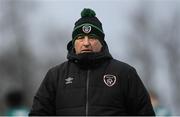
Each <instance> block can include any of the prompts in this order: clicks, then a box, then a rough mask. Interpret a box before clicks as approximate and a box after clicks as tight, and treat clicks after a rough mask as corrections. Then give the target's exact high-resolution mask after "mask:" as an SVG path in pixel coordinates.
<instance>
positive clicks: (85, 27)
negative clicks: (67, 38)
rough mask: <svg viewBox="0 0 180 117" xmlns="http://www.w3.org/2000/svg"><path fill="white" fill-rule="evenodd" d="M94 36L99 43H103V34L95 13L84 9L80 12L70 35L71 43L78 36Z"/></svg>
mask: <svg viewBox="0 0 180 117" xmlns="http://www.w3.org/2000/svg"><path fill="white" fill-rule="evenodd" d="M83 34H86V35H89V34H92V35H95V36H97V37H98V39H99V40H100V42H103V41H104V36H105V34H104V32H103V28H102V24H101V22H100V21H99V19H98V18H97V17H96V13H95V12H94V11H93V10H92V9H89V8H84V9H83V11H82V12H81V18H80V19H79V20H78V21H76V23H75V26H74V30H73V33H72V43H74V41H75V39H76V38H77V37H78V36H79V35H83Z"/></svg>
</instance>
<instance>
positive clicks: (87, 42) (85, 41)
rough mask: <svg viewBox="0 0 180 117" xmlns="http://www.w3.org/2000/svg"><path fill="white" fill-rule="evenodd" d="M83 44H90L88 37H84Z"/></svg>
mask: <svg viewBox="0 0 180 117" xmlns="http://www.w3.org/2000/svg"><path fill="white" fill-rule="evenodd" d="M83 44H84V45H86V46H88V45H89V44H90V43H89V38H88V36H85V37H84V40H83Z"/></svg>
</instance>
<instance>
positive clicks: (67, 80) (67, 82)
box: [65, 77, 74, 84]
mask: <svg viewBox="0 0 180 117" xmlns="http://www.w3.org/2000/svg"><path fill="white" fill-rule="evenodd" d="M73 79H74V78H72V77H68V78H66V79H65V81H66V82H65V84H70V83H72V81H73Z"/></svg>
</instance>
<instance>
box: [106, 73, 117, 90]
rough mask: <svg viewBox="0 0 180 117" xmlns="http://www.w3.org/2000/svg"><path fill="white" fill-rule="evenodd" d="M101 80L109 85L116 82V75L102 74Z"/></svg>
mask: <svg viewBox="0 0 180 117" xmlns="http://www.w3.org/2000/svg"><path fill="white" fill-rule="evenodd" d="M103 80H104V83H105V84H106V85H107V86H109V87H111V86H113V85H114V84H115V83H116V76H114V75H110V74H107V75H104V77H103Z"/></svg>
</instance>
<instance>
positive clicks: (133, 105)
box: [127, 68, 155, 116]
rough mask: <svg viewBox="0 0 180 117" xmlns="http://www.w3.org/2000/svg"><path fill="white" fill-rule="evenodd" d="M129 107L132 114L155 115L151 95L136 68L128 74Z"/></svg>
mask: <svg viewBox="0 0 180 117" xmlns="http://www.w3.org/2000/svg"><path fill="white" fill-rule="evenodd" d="M127 107H128V111H129V114H130V115H139V116H140V115H141V116H155V113H154V110H153V107H152V104H151V101H150V96H149V94H148V92H147V90H146V88H145V86H144V85H143V82H142V81H141V79H140V78H139V76H138V74H137V72H136V70H135V69H134V68H132V69H131V70H130V72H129V74H128V100H127Z"/></svg>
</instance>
